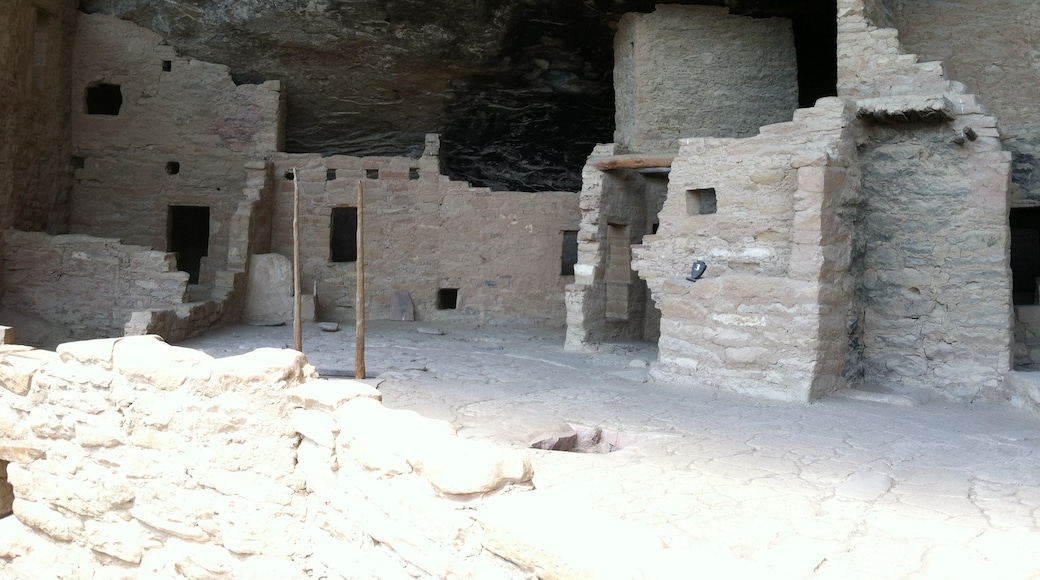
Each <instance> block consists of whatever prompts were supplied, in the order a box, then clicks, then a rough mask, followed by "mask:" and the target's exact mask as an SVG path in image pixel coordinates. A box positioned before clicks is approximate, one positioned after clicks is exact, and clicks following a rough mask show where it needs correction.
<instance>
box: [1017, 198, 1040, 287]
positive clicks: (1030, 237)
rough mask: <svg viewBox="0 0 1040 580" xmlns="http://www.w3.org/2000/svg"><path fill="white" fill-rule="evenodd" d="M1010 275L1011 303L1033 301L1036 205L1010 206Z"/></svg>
mask: <svg viewBox="0 0 1040 580" xmlns="http://www.w3.org/2000/svg"><path fill="white" fill-rule="evenodd" d="M1011 278H1012V288H1011V292H1012V295H1013V297H1014V298H1013V301H1014V303H1015V304H1036V303H1037V300H1036V298H1037V296H1036V287H1037V284H1036V280H1037V278H1040V208H1036V207H1013V208H1011Z"/></svg>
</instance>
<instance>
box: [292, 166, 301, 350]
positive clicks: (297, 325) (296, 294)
mask: <svg viewBox="0 0 1040 580" xmlns="http://www.w3.org/2000/svg"><path fill="white" fill-rule="evenodd" d="M292 174H293V175H292V177H293V214H292V239H293V348H294V349H296V350H298V351H300V352H303V296H302V295H301V294H300V176H299V175H297V174H296V168H295V167H293V170H292Z"/></svg>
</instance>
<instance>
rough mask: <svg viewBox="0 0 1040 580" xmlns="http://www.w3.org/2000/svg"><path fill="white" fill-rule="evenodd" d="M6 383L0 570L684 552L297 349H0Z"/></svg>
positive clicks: (596, 570) (472, 561)
mask: <svg viewBox="0 0 1040 580" xmlns="http://www.w3.org/2000/svg"><path fill="white" fill-rule="evenodd" d="M0 384H2V385H3V386H4V387H6V388H4V389H0V460H3V461H8V462H10V464H9V466H8V475H9V479H10V482H11V484H12V485H13V490H14V495H15V500H14V516H15V517H13V518H6V519H4V520H3V521H2V522H0V576H2V577H3V578H10V579H12V580H17V579H30V578H32V579H35V578H38V577H39V573H40V570H47V571H48V574H50V575H53V576H55V577H80V576H84V575H86V576H90V575H91V574H92V573H101V572H102V571H103V572H104V577H106V578H139V577H177V578H180V577H188V578H315V577H321V578H402V577H433V578H480V579H485V578H530V577H532V576H535V575H537V576H539V577H544V578H573V577H597V578H601V577H618V578H621V577H632V576H633V575H638V574H640V573H643V572H645V571H647V570H653V569H654V566H656V565H657V564H656V563H657V562H669V563H670V564H669V565H673V564H675V562H676V558H677V557H678V556H679V555H678V554H670V553H668V551H667V550H666V549H665V548H664V546H663V545H662V544H661V540H660V539H659V538H657V537H656V536H655V535H654V534H653V533H651V532H649V531H647V530H644V529H643V528H639V527H638V526H635V525H632V524H626V523H624V522H622V521H619V520H614V519H611V518H609V517H604V516H599V515H596V514H594V513H591V512H587V511H584V510H583V509H579V508H577V507H575V506H573V505H560V504H557V503H552V502H551V501H549V500H548V499H546V498H543V497H541V496H540V495H538V494H537V493H535V492H533V491H529V490H531V489H532V487H533V486H532V485H531V480H532V477H533V469H532V466H531V461H530V458H529V457H528V456H527V453H529V452H528V451H518V450H509V449H505V448H500V447H498V446H497V445H493V444H491V443H487V442H482V441H477V440H469V439H463V438H460V437H458V436H456V435H455V434H454V430H453V428H452V427H451V426H450V425H449V424H448V423H446V422H444V421H435V420H431V419H426V418H423V417H421V416H419V415H417V414H416V413H414V412H411V411H398V410H390V409H387V408H384V407H383V406H382V404H381V403H380V393H379V391H378V390H376V389H375V388H373V387H371V386H369V385H368V384H365V383H362V382H357V381H351V380H324V379H320V378H318V377H316V375H315V372H314V369H313V367H311V366H310V365H309V364H308V363H307V360H306V358H305V357H304V356H303V355H301V354H299V353H296V352H295V351H291V350H280V349H260V350H257V351H254V352H252V353H249V354H245V355H241V356H236V357H230V358H225V359H213V358H211V357H209V356H208V355H205V354H203V353H200V352H198V351H193V350H190V349H185V348H180V347H173V346H169V345H167V344H165V343H163V342H162V341H161V340H159V339H158V338H157V337H154V336H140V337H124V338H115V339H97V340H91V341H84V342H75V343H67V344H63V345H61V346H59V347H58V349H57V351H56V352H50V351H42V350H35V349H32V348H29V347H24V346H15V345H8V346H0ZM505 492H508V493H505ZM547 502H548V503H547ZM532 513H536V514H537V515H536V516H535V517H532V516H531V514H532ZM561 518H562V519H561ZM550 521H557V522H558V521H567V522H568V525H567V526H566V527H560V526H558V525H557V524H550V523H546V522H550ZM619 571H620V572H619Z"/></svg>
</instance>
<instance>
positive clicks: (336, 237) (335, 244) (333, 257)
mask: <svg viewBox="0 0 1040 580" xmlns="http://www.w3.org/2000/svg"><path fill="white" fill-rule="evenodd" d="M329 261H330V262H356V261H357V208H356V207H334V208H332V227H331V231H330V232H329Z"/></svg>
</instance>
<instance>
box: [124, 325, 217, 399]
mask: <svg viewBox="0 0 1040 580" xmlns="http://www.w3.org/2000/svg"><path fill="white" fill-rule="evenodd" d="M213 361H214V359H213V357H211V356H209V355H207V354H206V353H203V352H201V351H197V350H193V349H190V348H183V347H179V346H170V345H168V344H166V343H165V342H163V340H162V339H161V338H160V337H158V336H155V335H145V336H127V337H124V338H122V339H119V340H118V341H117V342H116V343H115V347H114V349H113V354H112V368H113V369H114V370H115V371H116V372H118V373H119V374H121V375H123V376H125V377H127V378H129V379H131V380H132V381H134V382H135V383H138V384H143V385H150V386H153V387H155V388H157V389H160V390H164V391H171V390H174V389H176V388H178V387H180V386H181V385H183V384H184V383H185V382H186V381H188V382H197V381H204V380H206V379H208V378H209V376H210V366H211V364H212V363H213Z"/></svg>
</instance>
